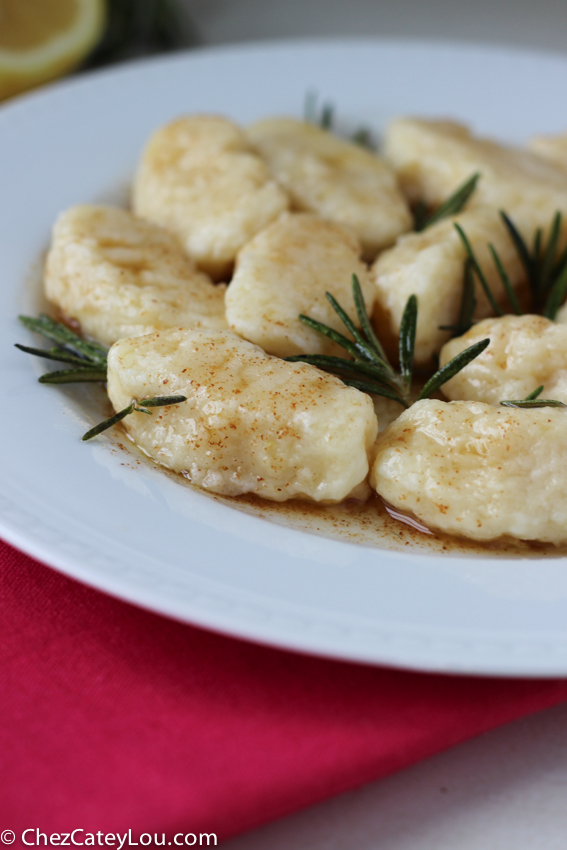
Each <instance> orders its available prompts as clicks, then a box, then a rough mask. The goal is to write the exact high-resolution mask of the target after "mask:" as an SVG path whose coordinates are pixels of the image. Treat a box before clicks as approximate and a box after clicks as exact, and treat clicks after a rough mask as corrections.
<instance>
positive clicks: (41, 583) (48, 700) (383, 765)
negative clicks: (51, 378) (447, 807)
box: [0, 543, 567, 847]
mask: <svg viewBox="0 0 567 850" xmlns="http://www.w3.org/2000/svg"><path fill="white" fill-rule="evenodd" d="M0 567H1V569H0V608H1V615H0V838H1V837H2V834H3V831H5V830H12V831H13V832H14V833H15V842H14V844H13V845H12V846H25V845H24V844H23V843H22V842H21V835H22V833H23V832H24V831H25V830H29V831H28V832H26V833H25V840H27V841H28V846H38V844H37V842H36V830H39V831H40V833H41V834H45V835H46V836H47V840H48V841H49V840H50V835H51V834H52V833H58V834H60V835H63V836H64V835H65V834H68V833H72V831H73V830H76V829H78V830H83V832H82V833H81V832H78V833H75V841H76V842H77V843H80V841H81V840H83V841H85V839H86V837H87V835H88V834H89V833H92V834H93V835H95V836H96V834H97V833H98V832H101V833H102V841H103V842H104V841H105V836H106V835H108V834H109V833H113V834H116V833H118V834H119V835H123V834H124V833H126V832H127V831H128V830H129V829H130V830H131V841H132V843H133V842H134V841H137V840H138V837H139V836H140V835H141V834H142V833H143V834H144V836H143V837H142V844H143V843H144V842H147V841H148V838H147V836H148V835H151V836H152V839H153V836H154V834H157V836H158V841H159V842H161V841H162V835H165V842H166V845H167V842H173V845H172V846H174V845H175V842H174V841H173V837H174V836H178V837H177V839H176V841H177V843H178V844H179V843H180V842H181V843H184V842H185V839H184V836H185V835H189V836H190V837H189V839H188V840H187V842H186V843H185V846H187V845H189V846H191V845H192V844H195V846H206V843H205V840H204V839H203V840H202V841H201V839H200V838H199V835H200V834H201V833H215V834H216V836H217V840H218V841H219V842H220V841H221V840H222V839H224V838H227V837H228V836H229V835H233V834H235V833H237V832H240V831H242V830H245V829H250V828H251V827H254V826H257V825H259V824H261V823H264V822H266V821H269V820H270V819H273V818H276V817H278V816H280V815H284V814H286V813H289V812H292V811H294V810H296V809H298V808H300V807H302V806H307V805H309V804H311V803H315V802H316V801H318V800H322V799H324V798H326V797H329V796H330V795H333V794H337V793H339V792H341V791H345V790H347V789H349V788H353V787H355V786H357V785H360V784H362V783H365V782H368V781H369V780H372V779H376V778H378V777H381V776H385V775H386V774H388V773H392V772H393V771H396V770H399V769H400V768H402V767H405V766H406V765H409V764H411V763H412V762H416V761H418V760H419V759H422V758H425V757H426V756H429V755H431V754H433V753H436V752H438V751H439V750H443V749H445V748H446V747H450V746H452V745H453V744H456V743H458V742H459V741H463V740H465V739H466V738H469V737H471V736H473V735H477V734H478V733H480V732H483V731H485V730H487V729H490V728H492V727H494V726H497V725H498V724H500V723H505V722H506V721H509V720H512V719H513V718H516V717H520V716H521V715H525V714H527V713H529V712H533V711H536V710H538V709H541V708H545V707H547V706H551V705H553V704H555V703H558V702H560V701H562V700H564V699H565V698H567V682H566V681H564V680H561V681H559V680H554V681H553V680H552V681H549V680H547V681H533V680H532V681H525V680H498V679H480V678H473V677H449V676H438V675H435V676H433V675H421V674H417V673H407V672H401V671H395V670H388V669H383V668H373V667H365V666H362V665H357V664H345V663H341V662H334V661H326V660H321V659H318V658H310V657H304V656H302V655H298V654H294V653H289V652H280V651H277V650H273V649H266V648H264V647H260V646H255V645H253V644H250V643H246V642H244V641H239V640H232V639H229V638H226V637H221V636H219V635H216V634H212V633H210V632H207V631H204V630H202V629H197V628H192V627H189V626H184V625H181V624H179V623H175V622H173V621H171V620H168V619H165V618H162V617H159V616H156V615H154V614H150V613H147V612H145V611H142V610H139V609H138V608H135V607H134V606H131V605H128V604H126V603H123V602H119V601H117V600H115V599H112V598H110V597H108V596H105V595H104V594H101V593H99V592H97V591H94V590H91V589H89V588H87V587H83V586H82V585H80V584H78V583H76V582H74V581H72V580H70V579H67V578H65V577H64V576H61V575H59V574H58V573H56V572H55V571H53V570H50V569H48V568H47V567H45V566H43V565H41V564H38V563H37V562H35V561H33V560H31V559H30V558H28V557H26V556H25V555H22V554H21V553H19V552H17V551H16V550H14V549H12V548H11V547H9V546H7V545H6V544H2V543H0ZM179 836H181V838H180V837H179ZM191 836H194V837H195V838H196V842H193V838H192V837H191ZM8 837H10V836H8ZM70 840H71V839H70V838H68V839H66V841H65V844H69V843H70ZM30 841H33V845H30V844H29V842H30ZM85 843H86V844H87V842H86V841H85ZM96 844H97V845H98V846H100V842H99V841H98V839H96ZM107 844H108V845H110V846H116V847H117V846H119V841H118V840H117V839H116V838H115V839H114V844H113V843H112V842H110V841H109V842H107ZM211 845H212V839H211ZM39 846H44V840H43V838H41V837H40V838H39ZM71 846H72V845H71ZM125 846H129V845H128V843H126V844H125Z"/></svg>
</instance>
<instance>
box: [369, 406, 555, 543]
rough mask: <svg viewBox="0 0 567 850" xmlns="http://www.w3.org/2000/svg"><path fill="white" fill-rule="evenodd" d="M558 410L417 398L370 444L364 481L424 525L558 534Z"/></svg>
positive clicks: (465, 532)
mask: <svg viewBox="0 0 567 850" xmlns="http://www.w3.org/2000/svg"><path fill="white" fill-rule="evenodd" d="M566 464H567V410H562V409H558V408H539V409H536V410H517V409H514V408H506V407H493V406H491V405H487V404H482V403H481V402H477V401H453V402H449V403H446V402H442V401H434V400H431V399H427V400H425V401H419V402H417V403H416V404H414V405H413V406H412V407H410V409H409V410H406V411H404V413H402V415H401V416H400V417H399V418H398V419H397V420H396V421H395V422H394V423H393V424H392V425H390V427H389V428H387V429H386V431H384V432H383V433H382V434H381V435H380V436H379V438H378V441H377V444H376V459H375V461H374V464H373V466H372V471H371V474H370V484H371V486H372V487H374V489H375V490H376V491H377V492H378V493H379V494H380V496H382V498H383V499H385V500H386V501H387V502H388V503H389V504H391V505H393V506H394V507H395V508H396V509H398V510H399V511H402V512H406V513H408V514H412V515H414V516H415V517H417V519H419V520H420V521H421V522H422V523H424V524H425V525H426V526H427V527H428V528H430V529H432V530H439V531H445V532H448V533H449V534H456V535H462V536H464V537H470V538H472V539H473V540H478V541H482V540H493V539H496V538H499V537H506V536H508V537H515V538H519V539H521V540H539V541H542V542H545V543H555V544H560V543H565V542H566V541H567V476H566V475H565V472H564V470H565V465H566Z"/></svg>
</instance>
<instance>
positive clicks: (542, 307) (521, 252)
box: [500, 211, 567, 321]
mask: <svg viewBox="0 0 567 850" xmlns="http://www.w3.org/2000/svg"><path fill="white" fill-rule="evenodd" d="M500 215H501V217H502V221H503V222H504V225H505V227H506V229H507V231H508V233H509V235H510V238H511V240H512V242H513V244H514V247H515V248H516V251H517V253H518V256H519V258H520V260H521V262H522V265H523V267H524V270H525V273H526V277H527V279H528V282H529V285H530V291H531V295H532V308H533V311H534V312H536V313H539V312H541V313H543V315H544V316H545V317H546V318H547V319H550V320H551V321H554V320H555V318H556V316H557V311H558V310H559V308H560V307H561V304H562V303H563V301H564V300H565V296H566V295H567V248H564V249H563V251H561V252H559V242H560V236H561V223H562V216H561V213H560V212H559V211H558V212H556V213H555V215H554V217H553V220H552V222H551V225H550V227H549V237H548V239H547V242H545V240H544V238H543V231H542V229H541V228H538V230H536V233H535V235H534V240H533V246H532V249H531V250H530V248H529V247H528V245H527V243H526V240H525V239H524V238H523V236H522V235H521V233H520V231H519V230H518V228H517V227H516V225H515V224H514V222H513V221H512V220H511V218H510V217H509V216H508V215H507V213H505V212H503V211H501V213H500Z"/></svg>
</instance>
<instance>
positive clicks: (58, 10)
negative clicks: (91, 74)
mask: <svg viewBox="0 0 567 850" xmlns="http://www.w3.org/2000/svg"><path fill="white" fill-rule="evenodd" d="M105 16H106V7H105V2H104V0H0V100H1V99H3V98H6V97H10V96H11V95H13V94H17V93H18V92H21V91H24V90H25V89H29V88H32V86H36V85H39V84H40V83H45V82H47V81H48V80H52V79H54V78H55V77H58V76H60V75H61V74H64V73H66V72H67V71H70V70H71V69H72V68H73V67H74V66H75V65H77V64H79V62H81V60H82V59H84V58H85V56H87V54H88V53H89V52H90V51H91V50H92V48H93V47H94V46H95V45H96V43H97V42H98V40H99V39H100V37H101V35H102V31H103V28H104V22H105Z"/></svg>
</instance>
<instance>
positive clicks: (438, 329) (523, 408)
mask: <svg viewBox="0 0 567 850" xmlns="http://www.w3.org/2000/svg"><path fill="white" fill-rule="evenodd" d="M551 80H553V96H551V94H547V92H550V91H551V87H550V85H549V81H551ZM564 89H565V91H563V90H564ZM563 95H565V97H566V98H567V58H565V57H561V56H554V55H544V54H535V53H527V52H521V51H515V50H509V49H503V48H502V49H501V48H495V47H492V48H488V47H482V46H474V45H468V46H467V45H451V44H443V45H442V44H432V43H418V42H393V41H371V40H367V41H365V40H350V41H316V42H312V41H297V42H280V43H277V42H276V43H269V44H262V43H259V44H254V45H244V46H229V47H222V48H214V49H213V48H210V49H203V50H197V51H192V52H189V53H183V54H176V55H173V56H169V57H166V58H158V59H152V60H149V61H143V62H137V63H132V64H128V65H124V66H120V67H117V68H115V69H111V70H108V71H103V72H97V73H94V74H90V75H84V76H79V77H76V78H74V79H72V80H68V81H65V82H63V83H59V84H57V85H54V86H51V87H49V88H46V89H45V90H43V91H40V92H37V93H33V94H30V95H26V96H24V97H21V98H19V99H17V100H15V101H13V102H10V103H8V104H6V105H5V106H3V107H2V109H1V110H0V163H2V166H1V169H2V185H3V192H2V195H3V203H2V206H1V209H0V219H1V223H0V241H1V246H2V247H1V250H0V266H1V268H2V279H3V287H2V291H1V293H0V299H1V309H0V321H1V322H2V334H1V337H2V340H3V347H4V348H3V351H4V353H3V357H2V365H1V367H0V386H1V388H2V394H3V398H4V402H5V407H4V415H3V417H2V420H1V429H2V437H3V440H2V444H3V446H4V452H3V462H2V467H1V469H0V533H1V534H2V536H3V537H4V538H5V539H6V540H7V541H8V542H10V543H12V544H14V545H15V546H18V547H19V548H21V549H22V550H24V551H26V552H27V553H29V554H30V555H32V556H35V557H37V558H39V559H40V560H42V561H44V562H45V563H46V564H48V565H49V566H52V567H54V568H55V569H58V570H60V571H62V572H64V573H65V574H67V575H69V576H72V577H74V578H76V579H78V580H80V581H83V582H85V583H87V584H89V585H91V586H93V587H96V588H98V589H100V590H103V591H105V592H108V593H110V594H113V595H115V596H117V597H119V598H121V599H124V600H126V601H129V602H132V603H134V604H138V605H141V606H143V607H146V608H148V609H150V610H153V611H155V612H158V613H161V614H164V615H167V616H171V617H174V618H177V619H179V620H181V621H184V622H187V623H191V624H194V625H199V626H203V627H206V628H211V629H215V630H217V631H220V632H223V633H225V634H229V635H233V636H236V637H241V638H244V639H249V640H256V641H260V642H263V643H266V644H270V645H273V646H277V647H281V648H286V649H293V650H297V651H301V652H310V653H316V654H320V655H325V656H329V657H333V658H340V659H345V660H351V661H359V662H364V663H371V664H385V665H391V666H398V667H404V668H408V669H416V670H427V671H446V672H453V673H476V674H485V675H510V676H514V675H522V676H559V675H566V674H567V625H566V623H567V617H566V613H567V476H566V475H565V468H566V467H567V409H566V406H567V119H566V118H565V116H563V115H562V114H561V110H560V109H558V107H557V104H558V103H559V104H560V103H562V102H563V99H562V97H563Z"/></svg>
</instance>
